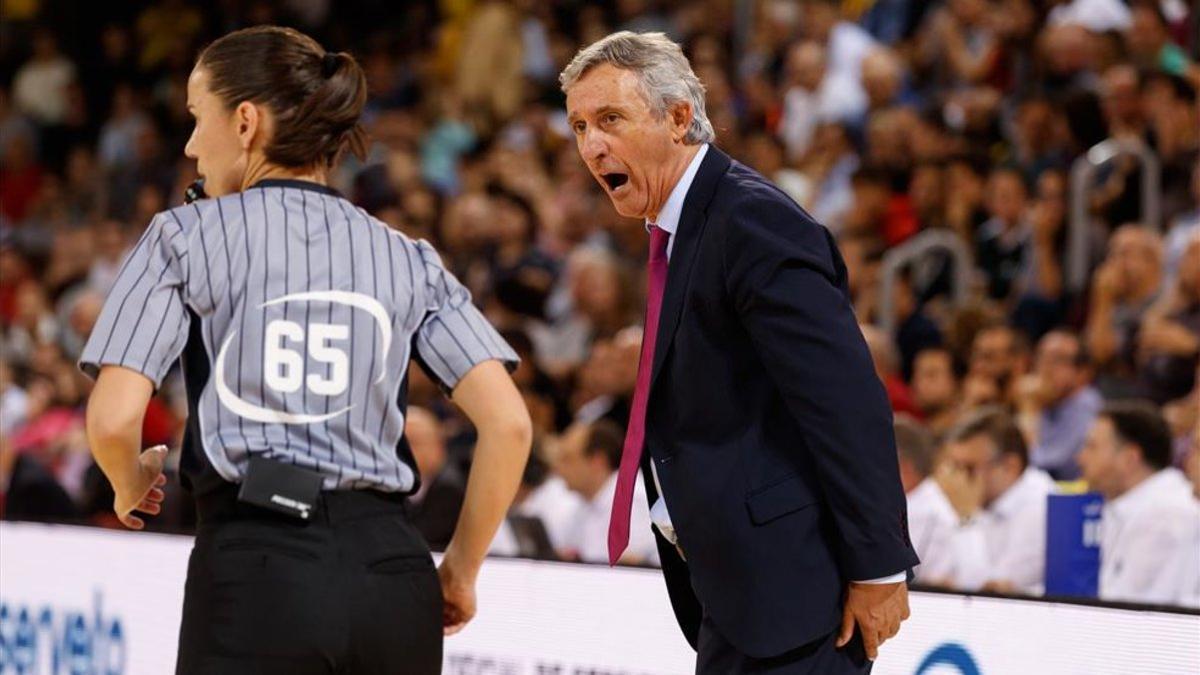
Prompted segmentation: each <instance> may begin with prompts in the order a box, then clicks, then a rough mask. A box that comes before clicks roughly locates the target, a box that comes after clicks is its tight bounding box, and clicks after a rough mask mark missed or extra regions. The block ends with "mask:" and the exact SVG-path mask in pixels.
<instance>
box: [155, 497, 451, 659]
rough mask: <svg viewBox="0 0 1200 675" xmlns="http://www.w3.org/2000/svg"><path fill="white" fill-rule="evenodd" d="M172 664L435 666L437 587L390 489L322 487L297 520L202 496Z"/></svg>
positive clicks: (439, 648)
mask: <svg viewBox="0 0 1200 675" xmlns="http://www.w3.org/2000/svg"><path fill="white" fill-rule="evenodd" d="M197 507H198V514H199V518H200V524H199V527H198V529H197V535H196V543H195V546H194V548H193V549H192V555H191V559H190V560H189V562H188V576H187V587H186V590H185V595H184V602H183V622H182V625H181V627H180V635H179V657H178V662H177V663H176V673H177V674H180V675H184V674H186V675H193V674H203V675H209V674H216V673H220V674H222V675H239V674H241V673H255V674H263V675H269V674H273V673H280V674H283V673H287V674H288V675H307V674H308V673H353V674H358V673H381V674H382V673H387V674H388V675H393V674H396V673H404V674H408V673H411V674H414V675H423V674H425V673H438V672H440V671H441V666H442V592H441V585H440V584H439V583H438V578H437V573H436V571H435V569H434V565H433V560H432V558H430V555H429V548H428V547H427V546H426V545H425V541H424V540H423V539H422V537H421V535H420V533H418V532H417V530H416V529H415V528H414V527H413V526H412V525H411V524H410V523H409V522H408V518H407V516H406V515H405V512H404V503H403V500H402V498H400V497H398V496H392V495H385V494H383V493H379V492H371V491H344V492H323V493H321V497H320V503H319V507H318V508H317V510H316V511H315V513H314V515H313V517H312V519H311V520H310V521H309V522H307V523H305V522H301V521H298V520H293V519H290V518H288V517H286V516H281V515H276V514H274V513H272V512H270V511H266V510H263V509H259V508H257V507H254V506H250V505H247V504H243V503H240V502H238V501H237V499H236V487H235V486H229V489H228V490H222V491H218V492H217V493H215V494H212V495H206V496H204V497H201V498H200V499H199V500H198V502H197Z"/></svg>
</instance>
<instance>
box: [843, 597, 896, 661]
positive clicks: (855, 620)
mask: <svg viewBox="0 0 1200 675" xmlns="http://www.w3.org/2000/svg"><path fill="white" fill-rule="evenodd" d="M908 616H909V611H908V584H906V583H904V582H903V581H902V582H900V583H895V584H860V583H857V582H853V581H852V582H850V589H849V590H848V591H847V592H846V606H845V608H844V609H843V610H842V630H841V632H839V633H838V639H837V646H838V647H839V648H841V647H844V646H846V644H847V643H848V642H850V638H851V637H853V636H854V626H855V625H856V624H857V625H858V631H859V632H860V633H862V637H863V647H864V648H866V651H867V658H868V659H870V660H872V661H874V660H875V657H877V656H878V655H879V645H881V644H883V643H884V642H886V641H887V640H889V639H890V638H891V637H892V636H894V635H895V634H896V633H898V632H900V623H901V622H903V621H904V620H905V619H907V618H908Z"/></svg>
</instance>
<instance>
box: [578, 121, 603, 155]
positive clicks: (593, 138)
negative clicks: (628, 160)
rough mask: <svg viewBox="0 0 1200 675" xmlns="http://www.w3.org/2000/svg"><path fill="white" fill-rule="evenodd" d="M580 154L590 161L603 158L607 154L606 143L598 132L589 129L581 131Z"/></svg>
mask: <svg viewBox="0 0 1200 675" xmlns="http://www.w3.org/2000/svg"><path fill="white" fill-rule="evenodd" d="M580 150H581V154H582V155H583V159H584V160H586V161H588V162H592V161H595V160H598V159H603V158H604V156H605V155H607V154H608V144H607V143H605V142H604V139H603V138H602V137H601V135H600V134H598V133H596V132H594V131H591V130H590V129H589V130H588V131H585V132H584V133H583V141H582V142H581V143H580Z"/></svg>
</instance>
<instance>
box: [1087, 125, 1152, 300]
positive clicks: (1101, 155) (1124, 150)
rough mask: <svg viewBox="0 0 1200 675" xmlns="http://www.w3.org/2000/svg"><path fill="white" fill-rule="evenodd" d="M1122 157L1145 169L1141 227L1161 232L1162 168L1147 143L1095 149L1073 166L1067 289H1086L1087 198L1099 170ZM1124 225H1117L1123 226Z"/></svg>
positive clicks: (1117, 143) (1105, 143) (1109, 142)
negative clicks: (1131, 157) (1134, 160)
mask: <svg viewBox="0 0 1200 675" xmlns="http://www.w3.org/2000/svg"><path fill="white" fill-rule="evenodd" d="M1120 155H1133V156H1134V157H1136V158H1137V160H1138V163H1139V164H1140V165H1141V168H1142V195H1141V204H1142V224H1144V225H1146V226H1149V227H1153V228H1155V229H1161V228H1162V167H1161V165H1160V164H1159V161H1158V156H1157V155H1155V154H1154V151H1153V150H1151V149H1150V148H1149V147H1147V146H1146V144H1145V143H1142V142H1140V141H1135V140H1124V139H1123V140H1117V139H1113V138H1110V139H1108V140H1105V141H1101V142H1099V143H1097V144H1096V145H1094V146H1092V148H1091V149H1090V150H1088V151H1087V152H1086V153H1084V154H1083V155H1080V157H1079V159H1076V160H1075V163H1074V164H1073V165H1071V220H1070V223H1069V226H1068V227H1069V229H1068V232H1067V261H1066V263H1067V269H1066V289H1067V291H1068V292H1069V293H1080V292H1082V291H1083V290H1084V289H1085V288H1086V287H1087V281H1088V272H1089V270H1088V267H1089V266H1090V264H1091V260H1089V257H1090V255H1091V246H1090V245H1091V218H1089V217H1088V199H1087V198H1088V194H1089V193H1090V192H1091V190H1092V187H1093V185H1092V179H1093V178H1095V175H1096V172H1097V171H1098V170H1099V169H1100V167H1102V166H1104V165H1105V164H1107V163H1109V162H1111V161H1112V160H1113V159H1115V158H1117V157H1118V156H1120ZM1120 224H1121V223H1114V225H1120Z"/></svg>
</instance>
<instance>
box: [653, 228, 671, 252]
mask: <svg viewBox="0 0 1200 675" xmlns="http://www.w3.org/2000/svg"><path fill="white" fill-rule="evenodd" d="M670 241H671V233H670V232H667V231H666V230H664V229H662V228H661V227H659V226H657V225H651V226H650V259H651V260H653V259H655V258H664V257H666V255H667V244H668V243H670Z"/></svg>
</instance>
